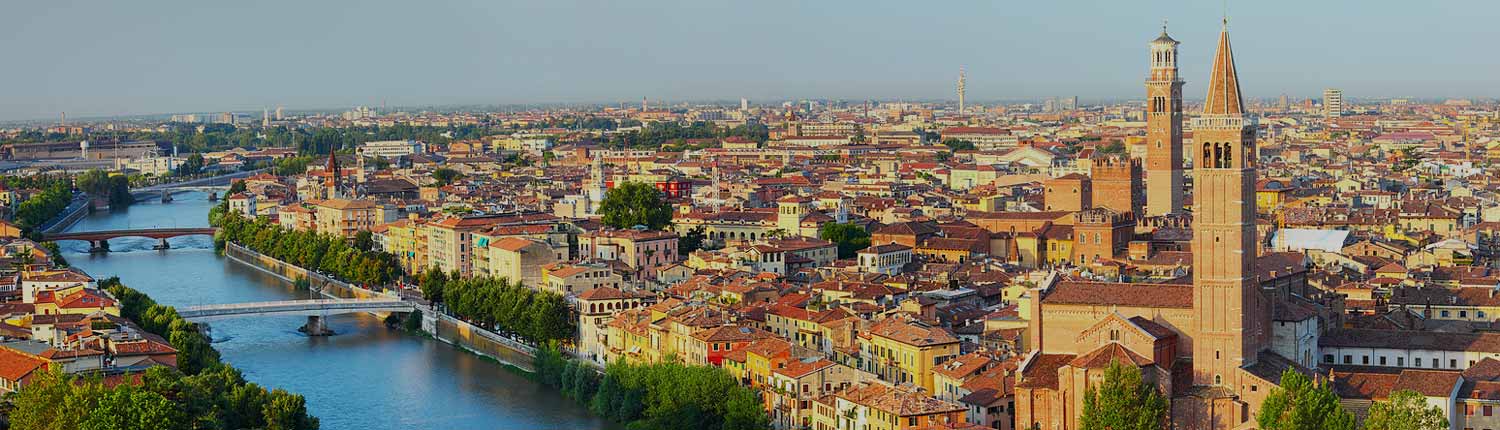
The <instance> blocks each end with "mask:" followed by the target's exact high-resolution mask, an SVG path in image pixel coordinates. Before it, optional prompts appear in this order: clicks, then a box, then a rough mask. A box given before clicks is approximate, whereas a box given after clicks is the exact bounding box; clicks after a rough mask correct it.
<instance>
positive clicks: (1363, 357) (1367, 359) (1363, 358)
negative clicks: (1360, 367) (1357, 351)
mask: <svg viewBox="0 0 1500 430" xmlns="http://www.w3.org/2000/svg"><path fill="white" fill-rule="evenodd" d="M1359 364H1370V356H1368V355H1361V356H1359Z"/></svg>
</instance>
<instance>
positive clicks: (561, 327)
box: [418, 268, 577, 345]
mask: <svg viewBox="0 0 1500 430" xmlns="http://www.w3.org/2000/svg"><path fill="white" fill-rule="evenodd" d="M418 278H419V279H420V282H421V283H422V292H423V294H424V295H425V296H426V298H427V299H429V300H432V301H434V302H441V303H442V304H444V305H445V306H446V309H447V310H448V312H449V313H452V314H453V315H457V316H458V317H459V318H463V319H465V320H468V321H470V322H473V323H476V324H479V325H482V326H485V327H494V328H495V329H496V330H498V331H501V332H506V333H513V334H516V335H518V336H520V337H521V338H522V339H524V340H526V341H527V342H530V343H533V344H537V345H542V344H546V343H547V342H550V341H554V340H557V341H566V340H570V339H572V338H573V332H574V331H575V329H576V326H577V322H576V319H575V318H574V315H573V310H572V308H570V307H569V306H568V303H567V301H566V300H564V299H563V297H562V296H560V295H557V294H553V293H550V292H546V291H538V290H533V289H531V288H528V287H526V286H523V285H521V284H520V283H515V282H511V281H509V280H507V279H504V278H489V277H477V278H463V277H460V276H458V275H457V274H453V275H451V276H450V275H444V274H443V273H442V272H441V271H439V270H437V269H435V268H434V269H428V271H427V272H425V273H423V274H422V275H421V276H419V277H418Z"/></svg>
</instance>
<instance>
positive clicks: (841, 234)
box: [818, 222, 870, 258]
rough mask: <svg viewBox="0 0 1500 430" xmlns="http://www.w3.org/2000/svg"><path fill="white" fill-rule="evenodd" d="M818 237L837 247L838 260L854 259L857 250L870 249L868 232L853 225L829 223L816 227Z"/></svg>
mask: <svg viewBox="0 0 1500 430" xmlns="http://www.w3.org/2000/svg"><path fill="white" fill-rule="evenodd" d="M818 237H819V238H821V239H823V240H826V241H829V242H833V243H835V244H837V245H838V246H839V258H854V255H855V253H858V252H859V250H861V249H865V248H868V247H870V232H868V231H865V229H864V228H862V227H860V226H858V225H855V224H853V223H834V222H830V223H827V224H823V226H822V227H818Z"/></svg>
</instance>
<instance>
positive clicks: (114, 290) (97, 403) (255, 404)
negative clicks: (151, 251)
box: [9, 277, 318, 430]
mask: <svg viewBox="0 0 1500 430" xmlns="http://www.w3.org/2000/svg"><path fill="white" fill-rule="evenodd" d="M99 286H100V288H103V289H105V290H106V291H109V293H110V294H112V295H114V297H115V298H116V299H117V300H119V303H120V312H121V315H122V316H124V317H125V318H128V319H130V320H133V321H135V322H136V323H137V324H139V325H140V327H141V329H142V330H145V331H147V332H149V333H153V334H156V335H159V336H162V337H164V338H166V339H167V340H168V342H169V343H170V344H171V345H172V347H173V348H175V349H177V365H178V367H177V368H176V369H173V368H168V367H156V368H152V369H149V370H147V371H146V372H145V373H144V374H141V375H134V376H128V377H129V378H138V379H136V380H137V381H139V382H140V383H139V384H113V386H106V385H105V384H104V383H103V381H102V380H101V379H100V378H99V377H98V376H97V375H67V374H65V373H63V372H61V371H60V370H59V369H50V370H48V371H47V372H45V373H43V374H40V375H38V376H36V377H35V378H34V379H32V381H31V382H30V383H28V384H26V385H25V386H23V387H22V389H21V390H20V391H17V392H16V393H15V394H13V395H12V396H11V397H9V400H10V401H11V405H12V407H13V408H14V410H13V411H11V413H10V418H11V421H10V426H11V427H10V428H12V429H17V430H33V429H35V430H42V429H47V430H51V429H121V430H134V429H141V430H146V429H225V430H230V429H246V428H258V429H283V430H311V429H317V428H318V420H317V418H314V417H312V416H310V415H308V413H307V407H306V401H305V399H304V398H303V397H302V396H300V395H296V394H292V393H288V392H286V391H283V390H275V391H269V390H266V389H265V388H263V387H260V386H258V385H256V384H253V383H249V382H247V381H245V379H244V377H243V376H242V375H241V374H240V372H239V371H238V370H236V369H234V368H233V367H230V366H229V365H227V364H224V363H222V362H220V361H219V353H218V351H216V350H214V349H213V346H211V345H210V344H209V342H208V339H207V338H206V337H205V336H203V334H202V333H200V332H198V330H197V327H196V326H195V325H194V324H193V323H190V322H187V321H186V320H184V319H182V318H181V317H180V316H178V315H177V311H176V310H175V309H173V308H171V307H168V306H162V305H160V304H157V303H156V301H154V300H152V299H151V298H150V297H149V296H147V295H146V294H144V293H141V292H139V291H136V290H134V289H131V288H129V287H126V286H125V285H123V284H121V283H120V280H119V278H113V277H112V278H107V279H103V280H101V281H100V282H99Z"/></svg>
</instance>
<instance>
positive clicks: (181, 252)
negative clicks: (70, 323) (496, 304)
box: [59, 193, 612, 430]
mask: <svg viewBox="0 0 1500 430" xmlns="http://www.w3.org/2000/svg"><path fill="white" fill-rule="evenodd" d="M174 198H175V199H176V200H175V201H174V202H172V203H166V204H160V203H145V204H138V205H135V206H132V207H130V208H128V209H124V210H120V211H114V212H101V213H95V214H92V215H90V216H88V217H86V218H84V219H82V220H80V221H79V222H78V223H77V224H75V225H73V226H72V227H71V228H69V229H68V231H93V230H117V229H131V228H153V227H203V226H206V225H207V224H208V222H207V214H208V209H209V208H210V207H211V206H212V205H211V204H210V203H209V202H208V200H207V195H206V194H200V193H185V194H178V195H176V196H175V197H174ZM170 242H171V244H172V248H173V249H171V250H167V251H154V250H152V249H151V247H152V245H154V244H156V240H154V239H145V238H120V239H114V240H111V241H110V248H111V249H112V250H113V252H110V253H107V254H95V255H90V254H88V252H87V251H88V244H87V243H83V242H76V241H66V242H63V243H60V244H59V245H60V246H61V248H62V250H63V254H64V257H65V258H66V259H67V260H68V262H69V263H72V264H73V266H75V267H78V268H81V269H83V270H85V271H87V272H88V273H89V274H90V275H93V276H94V277H96V278H104V277H108V276H119V277H120V280H121V281H123V282H124V283H125V284H126V285H128V286H130V287H132V288H135V289H137V290H140V291H142V292H145V293H147V294H150V295H151V297H152V298H154V299H156V301H157V302H160V303H163V304H168V305H173V306H192V305H199V304H219V303H240V302H254V301H267V300H289V299H302V298H309V297H310V296H311V293H309V292H306V291H298V290H297V289H296V288H294V287H292V285H290V284H289V283H287V282H283V281H281V280H279V279H277V278H273V277H270V276H268V275H265V274H263V273H261V272H259V271H257V270H256V269H254V268H250V267H247V266H244V265H241V264H238V263H234V262H232V261H230V260H228V259H226V258H224V257H220V256H217V255H215V253H214V251H213V242H212V239H210V238H208V237H203V236H195V237H179V238H174V239H171V240H170ZM303 322H305V320H304V318H302V317H246V318H240V319H231V320H218V321H215V322H213V323H212V326H213V334H214V347H216V348H218V350H219V352H220V353H222V354H223V358H224V360H225V361H227V362H229V363H230V364H233V365H234V366H235V367H237V368H239V369H240V370H241V371H243V372H244V374H245V378H246V379H249V380H250V381H252V382H255V383H257V384H260V385H262V386H266V387H268V388H283V389H286V390H288V391H291V392H294V393H298V394H302V395H303V396H306V397H307V403H308V408H309V409H310V410H311V412H312V413H313V414H314V415H316V416H317V417H318V418H319V419H320V420H322V428H324V429H331V430H343V429H598V428H610V427H612V426H610V425H609V424H607V423H606V422H604V421H603V420H600V419H598V418H596V417H594V416H592V415H590V414H589V413H588V411H587V410H586V409H585V408H583V407H581V406H578V405H577V404H576V403H574V402H572V401H570V400H568V399H566V398H564V397H562V395H561V394H559V393H557V392H556V391H555V390H553V389H550V388H547V387H543V386H541V385H539V384H536V383H534V382H532V381H530V380H528V379H526V378H525V377H523V376H520V375H517V374H515V373H512V372H511V371H509V370H506V369H504V368H502V367H500V365H499V364H496V363H495V362H493V361H488V360H485V359H483V358H481V357H478V356H476V355H473V354H470V353H467V352H463V351H460V350H458V349H456V348H454V347H452V346H450V345H448V344H445V343H441V342H437V341H434V340H431V339H427V338H423V337H419V336H413V335H409V334H405V333H402V332H399V331H396V330H392V329H388V328H386V327H385V326H384V325H383V324H381V322H380V321H379V320H378V319H377V318H375V317H373V316H369V315H338V316H331V317H329V319H328V325H329V328H332V329H333V330H334V331H335V332H337V333H339V334H338V335H336V336H331V337H313V338H310V337H307V336H304V335H303V334H301V333H299V332H297V327H298V326H300V325H301V324H302V323H303Z"/></svg>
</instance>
